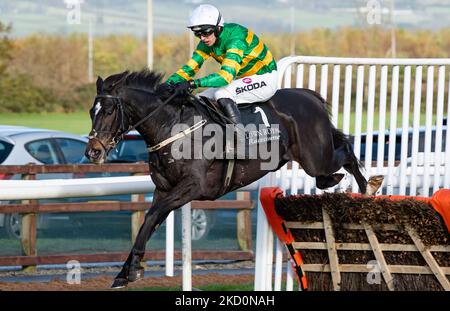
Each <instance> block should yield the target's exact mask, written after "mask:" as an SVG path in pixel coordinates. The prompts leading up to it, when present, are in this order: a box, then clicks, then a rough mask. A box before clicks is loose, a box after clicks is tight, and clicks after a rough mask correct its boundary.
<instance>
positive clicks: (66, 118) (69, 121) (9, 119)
mask: <svg viewBox="0 0 450 311" xmlns="http://www.w3.org/2000/svg"><path fill="white" fill-rule="evenodd" d="M0 124H2V125H21V126H29V127H37V128H46V129H51V130H61V131H65V132H69V133H73V134H80V135H81V134H83V135H85V134H88V133H89V131H90V129H91V119H90V118H89V113H88V112H87V111H83V112H74V113H70V114H66V113H56V112H55V113H45V114H37V113H17V114H16V113H10V114H0Z"/></svg>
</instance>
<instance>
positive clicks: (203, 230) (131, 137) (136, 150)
mask: <svg viewBox="0 0 450 311" xmlns="http://www.w3.org/2000/svg"><path fill="white" fill-rule="evenodd" d="M140 161H142V162H147V161H148V151H147V146H146V143H145V141H144V139H143V138H142V136H141V135H140V134H139V133H138V132H137V131H132V132H130V133H128V134H127V135H125V136H124V138H123V140H122V141H121V142H120V143H119V144H118V145H117V147H116V148H115V149H114V150H112V151H111V153H110V154H109V155H108V157H107V160H106V163H134V162H140ZM81 162H82V163H89V160H88V159H86V158H85V157H84V158H83V160H82V161H81ZM118 175H119V174H116V173H115V174H109V173H101V174H92V173H89V174H85V177H97V176H102V177H109V176H118ZM253 196H254V198H253V200H254V202H256V199H257V194H256V192H255V194H254V195H253ZM145 198H146V201H149V202H151V201H152V199H153V196H152V194H147V195H146V196H145ZM223 199H230V200H232V199H235V195H233V194H228V195H226V196H224V197H223ZM76 200H77V201H79V200H81V199H76ZM92 200H100V201H104V200H121V201H129V200H130V196H129V195H121V196H107V197H95V198H92ZM109 214H111V213H108V216H105V213H90V217H89V218H84V219H83V220H80V222H82V223H84V224H86V225H87V222H96V221H97V220H96V218H97V219H99V220H101V219H104V220H105V221H106V220H107V218H108V217H109V216H111V217H114V219H115V220H116V221H119V218H118V217H119V216H120V215H122V216H123V219H122V221H123V223H125V222H127V223H129V215H130V212H126V211H124V212H114V215H109ZM252 216H253V219H252V224H253V226H256V208H255V209H254V212H253V213H252ZM191 218H192V219H191V222H192V231H191V236H192V240H194V241H199V240H202V239H205V238H207V237H208V235H209V233H210V232H211V230H213V229H214V228H216V226H217V228H216V229H217V230H221V231H222V230H232V232H233V233H235V232H236V211H235V210H226V209H223V210H221V209H218V210H214V211H211V210H203V209H193V210H192V216H191ZM255 228H256V227H255ZM175 230H176V232H179V233H181V231H180V230H181V209H179V210H177V211H176V212H175ZM158 231H162V230H161V229H159V230H158ZM176 234H177V233H176Z"/></svg>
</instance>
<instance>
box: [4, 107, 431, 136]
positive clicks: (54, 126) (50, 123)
mask: <svg viewBox="0 0 450 311" xmlns="http://www.w3.org/2000/svg"><path fill="white" fill-rule="evenodd" d="M353 109H354V108H353ZM389 115H390V112H389V111H387V113H386V129H389V126H390V125H389V124H390V123H389V122H390V119H389ZM420 119H421V121H420V124H425V113H422V114H421V118H420ZM435 119H436V116H435V115H434V116H433V123H434V122H435ZM409 122H410V124H412V113H411V114H410V117H409ZM361 123H362V129H361V131H362V132H365V131H366V128H367V114H366V113H365V112H363V118H362V122H361ZM0 124H4V125H21V126H29V127H37V128H46V129H51V130H60V131H64V132H69V133H73V134H79V135H86V134H88V133H89V131H90V130H91V120H90V118H89V114H88V112H87V111H81V112H74V113H67V114H66V113H46V114H38V113H18V114H0ZM401 126H402V112H401V110H400V111H398V113H397V127H401ZM338 128H340V129H342V113H339V126H338ZM373 128H374V130H375V131H377V130H378V113H375V115H374V122H373ZM354 131H355V114H354V112H352V115H351V118H350V133H354Z"/></svg>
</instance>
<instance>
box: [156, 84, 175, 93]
mask: <svg viewBox="0 0 450 311" xmlns="http://www.w3.org/2000/svg"><path fill="white" fill-rule="evenodd" d="M157 91H158V93H163V94H164V93H166V92H167V93H173V91H174V85H173V84H172V83H168V82H164V83H161V84H160V85H159V86H158V88H157Z"/></svg>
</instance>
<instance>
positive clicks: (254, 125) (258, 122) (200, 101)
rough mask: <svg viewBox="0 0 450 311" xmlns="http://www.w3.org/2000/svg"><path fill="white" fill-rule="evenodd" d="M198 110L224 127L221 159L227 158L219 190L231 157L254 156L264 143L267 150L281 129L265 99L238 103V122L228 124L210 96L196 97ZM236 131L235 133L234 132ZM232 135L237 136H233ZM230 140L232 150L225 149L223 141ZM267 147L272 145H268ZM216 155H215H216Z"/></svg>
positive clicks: (227, 178) (228, 178)
mask: <svg viewBox="0 0 450 311" xmlns="http://www.w3.org/2000/svg"><path fill="white" fill-rule="evenodd" d="M196 99H197V101H195V102H197V103H194V105H198V106H201V110H202V111H203V112H206V114H207V115H208V116H209V118H210V120H211V121H212V122H215V123H216V124H219V125H220V126H221V128H222V129H223V130H224V131H225V135H226V138H225V139H224V141H223V142H224V146H223V150H224V151H223V154H221V155H220V156H222V159H227V160H229V161H228V164H227V165H226V173H225V180H224V188H223V193H225V192H227V189H228V187H229V185H230V182H231V178H232V175H233V171H234V163H235V160H248V159H257V158H258V157H259V156H260V154H259V153H258V151H259V150H260V149H261V148H262V147H264V148H265V149H264V150H268V148H269V146H267V145H271V144H272V143H276V144H278V143H279V140H280V139H281V136H282V132H281V131H280V128H279V124H277V123H278V121H275V118H274V116H273V115H272V113H271V111H270V109H269V108H268V106H267V105H266V102H257V103H251V104H250V103H249V104H240V105H239V106H238V109H239V111H240V112H241V121H242V126H236V127H235V126H234V125H231V124H230V123H231V122H230V121H229V120H228V118H227V117H225V115H224V113H223V111H222V110H221V108H220V105H219V104H218V103H217V102H216V101H215V100H213V99H210V98H207V97H203V96H201V97H196ZM235 131H236V133H237V135H234V132H235ZM235 136H236V137H237V139H236V140H235V139H234V138H235ZM230 143H231V144H232V146H233V148H232V150H233V152H232V153H230V152H227V146H226V145H227V144H230ZM269 149H272V147H270V148H269ZM218 158H219V157H218Z"/></svg>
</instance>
